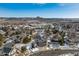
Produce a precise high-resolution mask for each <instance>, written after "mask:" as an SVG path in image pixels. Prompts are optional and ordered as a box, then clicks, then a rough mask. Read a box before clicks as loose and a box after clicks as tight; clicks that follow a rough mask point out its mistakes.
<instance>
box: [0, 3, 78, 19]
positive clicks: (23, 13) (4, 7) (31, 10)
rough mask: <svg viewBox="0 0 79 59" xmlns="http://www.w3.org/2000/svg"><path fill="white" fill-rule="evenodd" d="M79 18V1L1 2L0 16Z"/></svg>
mask: <svg viewBox="0 0 79 59" xmlns="http://www.w3.org/2000/svg"><path fill="white" fill-rule="evenodd" d="M36 16H40V17H45V18H79V4H77V3H70V4H69V3H0V17H36Z"/></svg>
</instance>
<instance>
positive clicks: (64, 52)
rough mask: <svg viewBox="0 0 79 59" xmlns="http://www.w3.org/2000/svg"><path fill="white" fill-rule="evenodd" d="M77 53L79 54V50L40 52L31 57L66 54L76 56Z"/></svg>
mask: <svg viewBox="0 0 79 59" xmlns="http://www.w3.org/2000/svg"><path fill="white" fill-rule="evenodd" d="M76 52H77V53H79V50H48V51H40V52H37V53H34V54H32V55H30V56H58V55H61V54H66V53H72V54H74V53H76Z"/></svg>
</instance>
